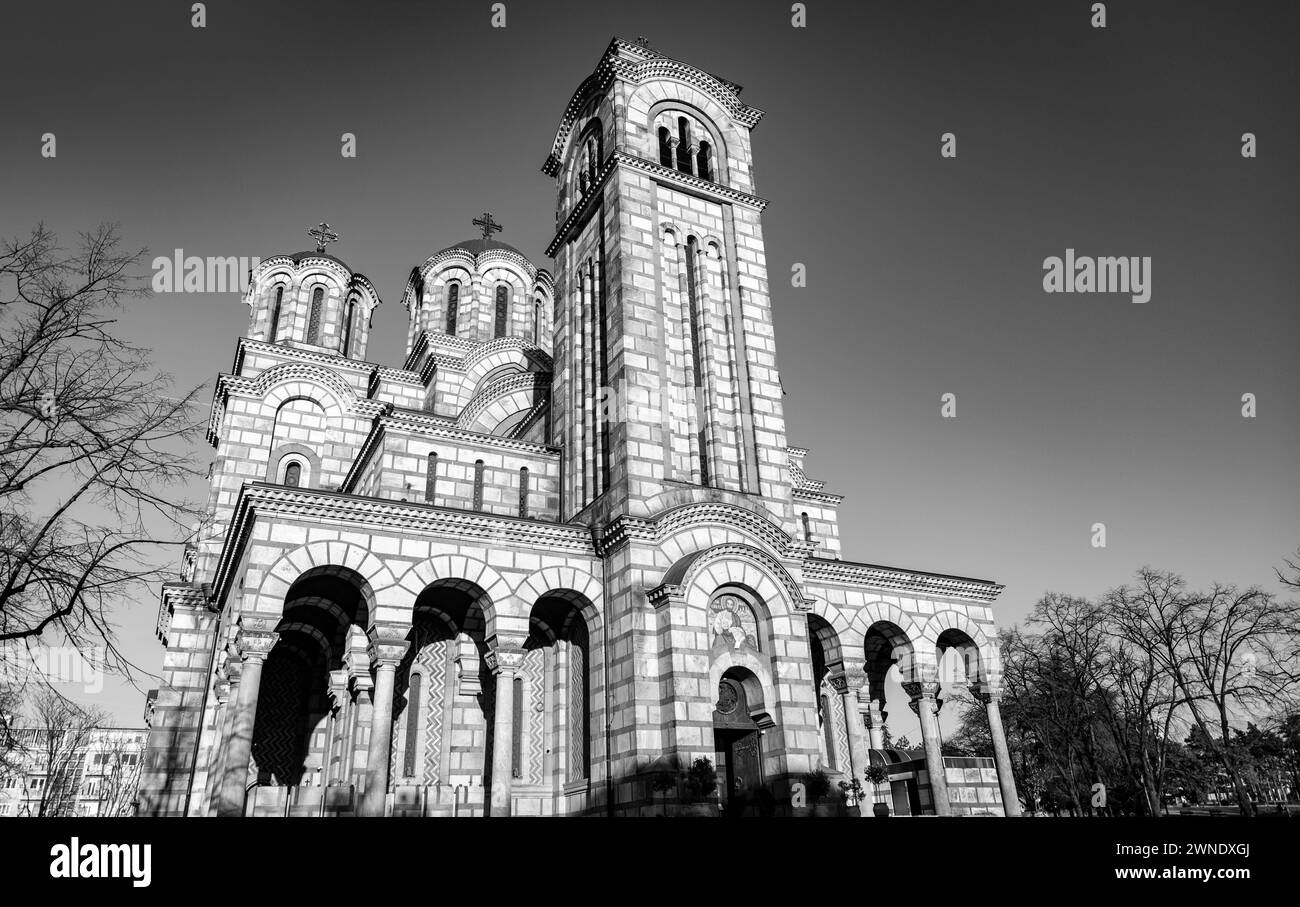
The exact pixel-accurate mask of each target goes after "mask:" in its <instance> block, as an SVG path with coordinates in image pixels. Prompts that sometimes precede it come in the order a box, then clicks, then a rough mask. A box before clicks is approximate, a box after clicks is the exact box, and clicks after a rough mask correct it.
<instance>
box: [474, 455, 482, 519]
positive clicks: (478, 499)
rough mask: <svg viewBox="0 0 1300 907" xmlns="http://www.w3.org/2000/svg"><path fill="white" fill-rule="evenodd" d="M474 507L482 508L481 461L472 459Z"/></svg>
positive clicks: (476, 508)
mask: <svg viewBox="0 0 1300 907" xmlns="http://www.w3.org/2000/svg"><path fill="white" fill-rule="evenodd" d="M474 509H475V510H482V509H483V461H482V460H475V461H474Z"/></svg>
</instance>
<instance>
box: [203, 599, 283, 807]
mask: <svg viewBox="0 0 1300 907" xmlns="http://www.w3.org/2000/svg"><path fill="white" fill-rule="evenodd" d="M273 627H274V623H273V622H272V621H271V620H269V619H266V618H256V617H241V618H239V630H238V632H237V634H236V636H235V642H234V643H233V648H232V650H231V653H230V654H231V658H232V659H233V660H235V661H237V662H238V663H239V664H240V665H241V667H240V670H239V684H238V692H237V694H236V695H235V696H234V702H233V707H232V708H231V709H230V716H229V723H228V725H227V728H228V729H227V732H226V738H225V750H226V755H225V758H224V759H223V762H222V767H221V789H220V792H219V793H218V798H217V810H216V812H217V815H218V816H242V815H243V814H244V798H245V796H246V793H247V788H248V760H249V757H250V756H251V755H252V751H253V726H254V723H255V722H256V720H257V694H258V693H259V692H260V688H261V685H262V664H263V663H264V662H265V661H266V656H267V654H268V653H270V651H271V648H272V646H274V645H275V642H276V640H277V639H278V638H279V634H277V633H275V632H274V630H273ZM227 670H229V667H228V668H227Z"/></svg>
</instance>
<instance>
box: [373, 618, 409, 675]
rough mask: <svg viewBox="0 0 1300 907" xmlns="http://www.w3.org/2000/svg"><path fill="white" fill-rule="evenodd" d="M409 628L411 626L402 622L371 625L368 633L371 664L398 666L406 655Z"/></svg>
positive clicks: (376, 666) (376, 665) (377, 666)
mask: <svg viewBox="0 0 1300 907" xmlns="http://www.w3.org/2000/svg"><path fill="white" fill-rule="evenodd" d="M409 630H410V628H409V627H404V626H402V625H400V624H375V625H374V626H373V627H371V628H370V630H369V631H368V632H367V633H366V635H367V636H368V637H369V639H370V644H369V645H368V646H366V653H367V654H368V655H369V656H370V664H371V666H372V667H375V668H379V667H383V666H385V665H387V666H391V667H394V668H395V667H397V665H399V664H400V663H401V661H402V659H403V658H405V657H406V650H407V643H406V636H407V633H408V632H409Z"/></svg>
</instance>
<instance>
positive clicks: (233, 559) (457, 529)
mask: <svg viewBox="0 0 1300 907" xmlns="http://www.w3.org/2000/svg"><path fill="white" fill-rule="evenodd" d="M263 517H264V518H272V519H273V518H275V517H285V518H289V519H300V520H321V521H328V522H329V523H330V524H331V525H337V524H339V523H351V524H353V525H356V526H361V527H366V528H370V529H374V528H379V529H383V530H387V531H390V532H413V533H425V534H427V535H428V536H430V537H441V538H447V537H453V538H459V539H465V540H469V541H475V542H480V543H486V544H490V543H493V542H497V543H500V542H506V543H512V544H518V545H524V546H530V547H534V548H539V549H543V550H550V551H555V552H563V553H571V554H578V555H584V556H593V557H594V556H595V550H594V548H593V545H592V539H591V531H590V530H589V529H588V528H587V527H586V526H579V525H573V524H569V523H547V522H542V521H540V520H529V519H521V518H517V517H507V516H500V515H497V514H490V513H482V512H479V511H469V510H455V509H451V508H445V507H436V506H434V505H432V504H414V503H408V502H405V501H386V500H383V499H380V498H368V497H360V496H358V495H350V494H339V493H337V492H330V491H320V490H317V489H305V488H288V487H286V486H283V485H268V484H266V483H264V482H254V483H248V484H245V485H244V486H243V488H242V489H241V490H240V492H239V498H238V499H237V500H236V502H235V508H234V515H233V517H232V518H231V522H230V530H229V532H228V533H227V535H226V543H225V545H224V547H223V548H222V551H221V556H220V558H219V560H218V562H217V569H216V576H215V579H214V582H213V587H214V595H213V601H214V602H215V603H216V604H218V605H220V604H222V603H223V602H224V601H225V598H226V596H227V595H228V594H229V591H230V587H231V585H232V584H233V582H234V574H235V567H236V566H237V565H238V563H239V561H240V558H241V557H242V556H243V551H244V548H245V547H246V546H247V544H248V540H249V538H250V537H251V534H252V528H253V525H254V524H255V522H256V521H257V519H258V518H263Z"/></svg>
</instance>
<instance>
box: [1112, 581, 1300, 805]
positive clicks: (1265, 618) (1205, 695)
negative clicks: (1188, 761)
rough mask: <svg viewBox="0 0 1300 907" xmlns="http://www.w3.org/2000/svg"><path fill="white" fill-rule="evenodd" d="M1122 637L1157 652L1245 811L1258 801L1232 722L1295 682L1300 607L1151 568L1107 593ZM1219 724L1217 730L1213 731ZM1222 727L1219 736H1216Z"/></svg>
mask: <svg viewBox="0 0 1300 907" xmlns="http://www.w3.org/2000/svg"><path fill="white" fill-rule="evenodd" d="M1105 603H1106V606H1107V609H1108V611H1109V614H1110V615H1111V617H1112V620H1113V623H1114V626H1115V628H1116V630H1117V632H1118V633H1119V634H1120V636H1121V637H1122V638H1124V639H1125V640H1127V641H1128V642H1129V643H1131V644H1132V645H1133V646H1135V647H1138V648H1141V649H1143V650H1144V651H1146V652H1148V653H1150V655H1151V657H1152V658H1153V659H1154V661H1155V664H1156V665H1157V667H1158V668H1159V669H1160V670H1161V671H1163V672H1165V673H1166V674H1167V675H1168V677H1169V678H1170V679H1171V680H1172V682H1173V684H1174V686H1175V687H1176V688H1177V690H1178V692H1179V694H1180V696H1181V699H1182V701H1183V702H1185V703H1186V704H1187V706H1188V712H1189V714H1190V716H1191V720H1192V721H1193V723H1194V724H1195V725H1196V727H1197V728H1199V729H1200V731H1201V732H1202V733H1203V736H1204V738H1205V740H1206V741H1207V746H1208V747H1209V748H1210V749H1211V751H1212V752H1213V753H1214V755H1215V756H1216V757H1217V758H1218V760H1219V761H1220V762H1221V763H1222V765H1223V768H1224V770H1225V772H1226V773H1227V775H1228V778H1229V780H1230V781H1231V783H1232V788H1233V791H1234V793H1235V795H1236V798H1237V803H1238V805H1239V806H1240V808H1241V811H1242V814H1243V815H1248V816H1253V815H1254V814H1255V806H1254V801H1253V800H1252V798H1251V796H1250V792H1249V790H1248V788H1247V785H1246V781H1245V778H1244V776H1243V772H1242V770H1241V766H1240V765H1238V763H1237V759H1236V757H1235V756H1234V754H1233V751H1232V747H1231V746H1230V743H1231V740H1232V734H1231V730H1232V722H1233V720H1234V719H1239V718H1240V717H1242V716H1243V715H1248V714H1250V713H1251V710H1252V709H1256V708H1259V707H1261V706H1265V705H1268V704H1270V703H1272V702H1275V701H1277V700H1280V699H1283V698H1285V696H1286V695H1287V694H1288V693H1289V692H1290V691H1291V690H1292V689H1294V687H1295V684H1296V680H1297V676H1296V657H1297V640H1298V639H1300V613H1298V610H1297V607H1296V605H1295V604H1292V603H1283V602H1279V601H1278V600H1277V598H1276V597H1275V596H1273V595H1272V594H1270V593H1267V592H1265V591H1263V590H1262V589H1260V588H1258V587H1256V586H1251V587H1250V588H1248V589H1245V590H1240V589H1238V588H1237V587H1236V586H1231V585H1220V584H1215V585H1214V586H1212V587H1211V588H1210V590H1209V591H1208V592H1191V591H1188V589H1187V584H1186V582H1185V581H1184V580H1183V578H1182V577H1180V576H1178V575H1176V574H1173V573H1169V572H1162V571H1157V570H1152V569H1151V568H1149V567H1144V568H1143V569H1142V570H1140V571H1138V578H1137V582H1136V583H1134V584H1133V585H1128V586H1121V587H1119V588H1117V589H1114V590H1112V591H1111V592H1109V593H1107V595H1106V600H1105ZM1211 728H1213V730H1211ZM1216 732H1217V736H1216Z"/></svg>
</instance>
